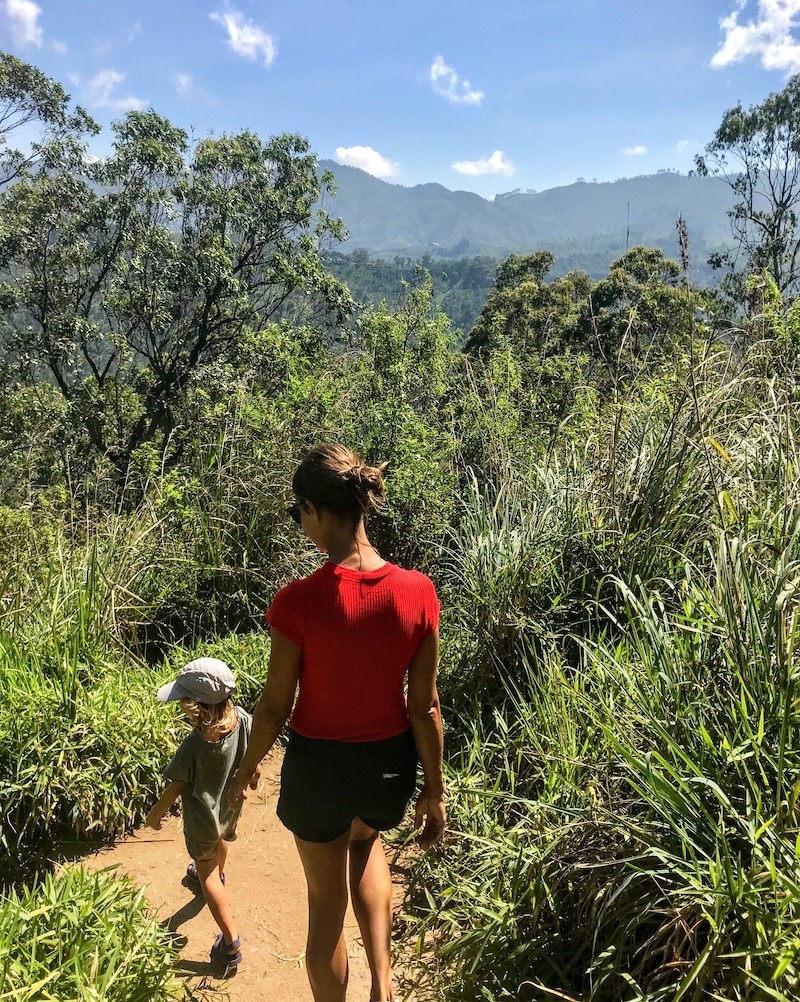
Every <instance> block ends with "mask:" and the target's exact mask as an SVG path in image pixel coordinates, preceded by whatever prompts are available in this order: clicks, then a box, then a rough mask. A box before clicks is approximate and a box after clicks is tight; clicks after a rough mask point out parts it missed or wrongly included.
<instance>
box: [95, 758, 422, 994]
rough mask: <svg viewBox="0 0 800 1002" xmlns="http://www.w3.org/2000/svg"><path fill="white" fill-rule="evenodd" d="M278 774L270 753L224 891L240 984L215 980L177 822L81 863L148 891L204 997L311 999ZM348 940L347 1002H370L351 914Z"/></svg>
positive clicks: (181, 969)
mask: <svg viewBox="0 0 800 1002" xmlns="http://www.w3.org/2000/svg"><path fill="white" fill-rule="evenodd" d="M279 769H280V757H279V754H275V753H273V755H271V756H270V758H269V759H268V760H267V762H266V764H265V769H264V778H263V780H262V784H261V788H260V789H259V791H258V793H257V794H255V793H251V794H250V799H249V800H248V802H247V804H246V805H245V809H244V812H243V814H242V819H241V821H240V823H239V838H238V839H237V841H236V843H235V845H233V846H232V848H231V853H230V856H229V858H228V864H227V872H226V877H227V881H228V884H227V886H228V888H229V889H230V892H231V897H232V901H233V905H234V908H235V912H236V918H237V920H238V922H239V930H240V936H241V940H242V953H243V958H242V963H241V964H240V965H239V969H238V972H237V974H236V976H235V977H234V978H229V979H228V980H226V981H218V980H217V979H216V978H214V977H213V976H212V975H211V968H210V966H209V963H208V951H209V949H210V947H211V943H212V942H213V940H214V936H215V935H216V933H217V927H216V925H215V923H214V920H213V918H212V917H211V914H210V913H209V911H208V908H206V907H205V902H204V901H203V896H202V893H201V892H200V891H199V890H198V891H197V892H195V891H193V890H192V889H191V888H190V887H189V886H187V884H186V883H183V882H182V878H183V876H184V874H185V872H186V865H187V863H188V857H187V855H186V848H185V845H184V841H183V832H182V829H181V824H180V819H178V818H170V819H169V820H168V821H166V822H165V823H164V827H163V828H162V830H161V831H160V832H153V831H151V830H150V829H148V828H140V829H139V830H138V831H137V832H136V833H135V834H134V835H133V836H131V837H130V838H127V839H124V840H123V841H121V842H119V843H117V844H116V845H115V846H113V847H112V848H110V849H102V850H100V851H98V852H96V853H94V854H92V855H91V856H89V857H87V858H85V859H84V860H83V865H84V866H86V867H87V868H89V869H92V870H99V869H102V868H104V867H108V866H117V867H119V870H120V872H122V873H126V874H128V875H129V876H131V877H132V878H133V880H134V881H135V882H136V883H137V884H139V885H141V886H143V887H145V889H146V894H147V897H148V900H149V901H150V904H151V906H152V908H153V910H154V911H155V913H156V914H157V915H158V917H159V918H161V919H162V920H163V921H166V922H168V923H169V927H170V928H171V929H172V930H173V931H174V932H175V934H176V936H178V937H180V940H179V946H180V961H179V963H178V973H179V974H180V975H181V976H185V977H186V978H187V979H188V981H189V983H190V984H191V986H192V988H193V990H194V991H195V997H196V998H198V999H205V998H215V997H220V998H224V997H225V995H224V994H223V993H227V995H228V996H229V997H230V999H231V1000H242V1002H245V1000H247V1002H262V1000H263V1002H312V995H311V991H310V989H309V987H308V980H307V978H306V972H305V967H304V962H303V959H304V949H305V937H306V890H305V879H304V877H303V871H302V867H301V865H300V860H299V858H298V855H297V851H296V849H295V846H294V840H293V839H292V836H291V835H290V833H289V832H288V831H287V830H286V829H285V828H284V827H283V825H282V824H281V823H280V821H278V819H277V817H276V816H275V804H276V801H277V795H278V773H279ZM389 855H390V860H391V853H390V854H389ZM395 879H397V877H396V876H395ZM401 894H402V889H401V888H398V887H396V888H395V895H394V903H395V906H396V907H397V906H398V905H399V903H400V900H401ZM346 935H347V940H348V949H349V953H350V986H349V989H348V1002H349V1000H352V1002H368V1000H369V989H370V981H369V968H368V966H367V962H366V958H365V956H364V951H363V948H362V945H361V941H360V937H359V933H358V927H357V925H356V923H355V919H354V918H353V915H352V912H351V911H350V910H349V909H348V918H347V923H346ZM217 992H219V995H217ZM406 997H408V998H409V999H411V998H413V996H406Z"/></svg>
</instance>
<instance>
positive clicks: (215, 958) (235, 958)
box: [211, 932, 242, 978]
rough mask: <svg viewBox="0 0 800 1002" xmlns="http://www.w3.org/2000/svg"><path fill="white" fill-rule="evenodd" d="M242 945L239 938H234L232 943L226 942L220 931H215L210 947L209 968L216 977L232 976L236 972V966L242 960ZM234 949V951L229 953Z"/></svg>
mask: <svg viewBox="0 0 800 1002" xmlns="http://www.w3.org/2000/svg"><path fill="white" fill-rule="evenodd" d="M241 945H242V941H241V940H240V939H235V940H234V941H233V942H232V943H226V942H225V937H224V936H223V935H222V933H221V932H220V933H217V938H216V939H215V940H214V943H213V946H212V947H211V970H212V971H213V972H214V976H215V977H217V978H232V977H233V975H234V974H235V973H236V968H237V967H238V966H239V964H241V962H242V951H241V950H240V949H239V947H240V946H241ZM231 950H235V951H236V952H235V953H231Z"/></svg>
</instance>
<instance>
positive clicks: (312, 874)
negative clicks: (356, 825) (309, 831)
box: [295, 832, 350, 1002]
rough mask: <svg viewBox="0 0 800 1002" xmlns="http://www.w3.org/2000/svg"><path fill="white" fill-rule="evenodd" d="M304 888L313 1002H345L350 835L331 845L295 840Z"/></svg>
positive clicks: (307, 963)
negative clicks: (306, 905) (345, 918)
mask: <svg viewBox="0 0 800 1002" xmlns="http://www.w3.org/2000/svg"><path fill="white" fill-rule="evenodd" d="M295 842H296V843H297V851H298V852H299V853H300V860H301V861H302V864H303V869H304V870H305V873H306V883H307V884H308V942H307V944H306V970H307V971H308V980H309V982H310V983H311V991H312V993H313V995H314V1002H345V997H346V994H347V977H348V963H347V944H346V943H345V939H344V914H345V911H346V909H347V847H348V845H349V842H350V832H345V834H344V835H342V836H341V837H340V838H337V839H335V840H334V841H333V842H305V841H304V840H303V839H299V838H297V836H295Z"/></svg>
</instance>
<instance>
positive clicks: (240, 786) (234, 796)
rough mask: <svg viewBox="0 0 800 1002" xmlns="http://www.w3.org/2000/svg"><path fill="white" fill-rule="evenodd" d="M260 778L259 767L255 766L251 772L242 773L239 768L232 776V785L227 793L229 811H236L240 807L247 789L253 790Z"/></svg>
mask: <svg viewBox="0 0 800 1002" xmlns="http://www.w3.org/2000/svg"><path fill="white" fill-rule="evenodd" d="M260 777H261V766H260V765H257V766H256V767H255V769H253V771H252V772H249V771H243V770H242V767H241V766H240V767H239V768H238V769H237V770H236V772H235V773H234V774H233V785H232V786H231V789H230V792H229V793H228V805H229V806H230V808H231V810H234V811H235V810H237V809H238V808H240V807H241V806H242V801H243V800H247V790H248V787H249V788H250V789H251V790H255V789H256V787H257V786H258V781H259V778H260Z"/></svg>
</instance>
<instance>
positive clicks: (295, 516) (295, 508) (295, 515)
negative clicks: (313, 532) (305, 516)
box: [286, 501, 303, 525]
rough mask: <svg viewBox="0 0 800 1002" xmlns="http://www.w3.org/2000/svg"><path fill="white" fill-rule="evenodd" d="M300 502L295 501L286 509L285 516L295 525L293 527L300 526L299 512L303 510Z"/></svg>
mask: <svg viewBox="0 0 800 1002" xmlns="http://www.w3.org/2000/svg"><path fill="white" fill-rule="evenodd" d="M302 504H303V502H302V501H295V503H294V504H290V505H289V507H288V508H287V509H286V514H287V515H288V516H289V518H290V519H291V520H292V521H293V522H294V523H295V525H300V512H301V511H302V510H303V508H302Z"/></svg>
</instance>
